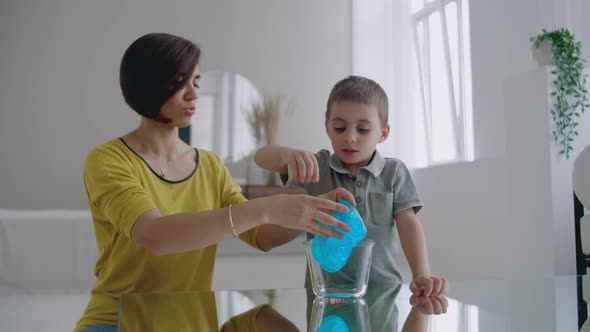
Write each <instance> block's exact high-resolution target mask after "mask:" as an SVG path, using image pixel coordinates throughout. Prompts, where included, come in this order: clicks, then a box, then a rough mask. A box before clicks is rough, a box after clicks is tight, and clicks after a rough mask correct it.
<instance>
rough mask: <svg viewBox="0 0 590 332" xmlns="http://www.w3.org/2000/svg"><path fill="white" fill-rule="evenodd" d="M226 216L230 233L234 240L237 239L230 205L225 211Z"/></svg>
mask: <svg viewBox="0 0 590 332" xmlns="http://www.w3.org/2000/svg"><path fill="white" fill-rule="evenodd" d="M227 211H228V214H229V224H230V225H231V231H232V233H234V239H237V238H238V232H236V228H235V227H234V220H233V218H232V216H231V204H230V205H229V208H228V209H227Z"/></svg>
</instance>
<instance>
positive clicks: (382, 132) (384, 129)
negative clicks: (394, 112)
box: [379, 124, 389, 143]
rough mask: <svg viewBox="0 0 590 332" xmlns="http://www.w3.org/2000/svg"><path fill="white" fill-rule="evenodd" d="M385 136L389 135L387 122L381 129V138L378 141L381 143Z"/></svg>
mask: <svg viewBox="0 0 590 332" xmlns="http://www.w3.org/2000/svg"><path fill="white" fill-rule="evenodd" d="M387 137H389V124H388V125H386V126H385V127H383V129H381V138H379V143H383V142H384V141H385V140H386V139H387Z"/></svg>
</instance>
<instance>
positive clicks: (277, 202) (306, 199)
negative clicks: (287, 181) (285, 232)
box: [260, 189, 352, 239]
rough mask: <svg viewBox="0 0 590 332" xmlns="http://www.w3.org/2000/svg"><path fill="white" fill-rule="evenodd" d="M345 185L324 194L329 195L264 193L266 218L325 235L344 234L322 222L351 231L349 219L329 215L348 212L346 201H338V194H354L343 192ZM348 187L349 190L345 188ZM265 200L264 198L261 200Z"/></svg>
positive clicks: (287, 226) (339, 196)
mask: <svg viewBox="0 0 590 332" xmlns="http://www.w3.org/2000/svg"><path fill="white" fill-rule="evenodd" d="M343 190H344V189H336V190H334V191H332V192H330V193H327V194H324V195H323V196H325V197H326V198H321V197H313V196H309V195H274V196H270V197H264V198H262V199H260V200H264V202H263V205H262V207H263V208H264V212H263V213H264V220H265V222H266V223H269V224H276V225H280V226H283V227H286V228H291V229H297V230H302V231H305V232H308V233H311V234H314V235H319V236H321V237H330V236H331V237H335V238H338V239H340V238H342V234H340V233H338V232H336V231H334V230H332V229H330V228H329V227H326V226H322V225H320V224H319V223H318V221H319V222H322V223H324V224H326V225H331V226H334V227H336V228H338V229H340V230H342V231H343V232H349V231H350V227H349V226H348V225H346V224H345V223H343V222H341V221H339V220H337V219H335V218H334V217H332V216H330V215H328V213H331V212H334V211H340V212H348V208H347V207H346V206H345V205H342V204H340V203H337V202H334V201H333V199H337V198H345V199H346V198H347V197H348V198H352V194H350V193H348V192H346V193H348V194H350V197H349V196H348V195H347V194H346V193H345V192H343ZM344 191H346V190H344ZM261 203H262V202H261Z"/></svg>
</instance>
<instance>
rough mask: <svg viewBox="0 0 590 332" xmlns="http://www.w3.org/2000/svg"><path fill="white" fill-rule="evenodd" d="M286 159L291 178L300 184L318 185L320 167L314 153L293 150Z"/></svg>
mask: <svg viewBox="0 0 590 332" xmlns="http://www.w3.org/2000/svg"><path fill="white" fill-rule="evenodd" d="M286 157H287V160H286V161H285V162H286V164H287V169H288V172H289V177H290V178H292V179H294V180H295V181H297V182H299V183H308V182H312V183H317V182H318V181H319V180H320V167H319V165H318V161H317V159H316V158H315V155H314V154H313V153H312V152H309V151H304V150H295V149H293V150H290V151H289V152H288V153H287V155H286Z"/></svg>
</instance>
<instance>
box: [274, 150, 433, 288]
mask: <svg viewBox="0 0 590 332" xmlns="http://www.w3.org/2000/svg"><path fill="white" fill-rule="evenodd" d="M315 156H316V159H317V161H318V165H319V168H320V170H319V172H320V181H319V182H318V183H305V184H301V183H298V182H295V181H293V180H291V179H289V181H287V177H286V176H282V177H281V178H282V180H283V181H287V184H288V185H296V186H300V187H302V188H304V189H305V190H306V191H307V193H308V194H310V195H313V196H318V195H321V194H324V193H327V192H329V191H331V190H334V189H336V188H339V187H343V188H345V189H346V190H348V191H350V192H351V193H352V194H353V195H354V198H355V200H356V209H357V210H358V212H359V214H360V215H361V217H362V218H363V220H364V221H365V224H366V226H367V237H366V239H371V240H374V241H375V242H376V243H375V247H374V248H373V250H374V251H373V262H372V265H371V274H370V279H369V280H370V281H369V282H370V283H374V282H377V283H380V282H389V281H396V282H402V278H401V275H400V273H399V271H398V269H397V266H396V262H395V260H396V256H397V255H398V254H399V253H400V245H399V236H398V234H397V230H396V227H395V221H394V215H395V214H396V213H398V212H400V211H401V210H404V209H407V208H413V209H414V211H415V212H416V213H417V212H418V211H419V210H420V209H421V208H422V202H421V201H420V197H419V196H418V193H417V192H416V187H415V185H414V181H413V180H412V177H411V175H410V172H409V170H408V168H407V167H406V165H405V164H404V163H403V162H402V161H401V160H399V159H395V158H387V159H385V158H383V157H382V156H381V155H380V154H379V152H378V151H375V154H374V155H373V159H372V160H371V162H370V163H369V165H367V166H365V167H362V168H360V169H358V171H357V175H356V177H355V176H353V175H352V174H351V173H350V171H348V169H346V167H345V166H344V165H343V163H342V161H341V160H340V159H339V158H338V157H337V156H336V155H335V154H330V152H329V151H328V150H320V151H319V152H317V153H316V154H315ZM311 237H312V235H311V234H308V238H311ZM308 275H309V273H308ZM306 279H307V278H306ZM307 282H308V280H306V283H307Z"/></svg>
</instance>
